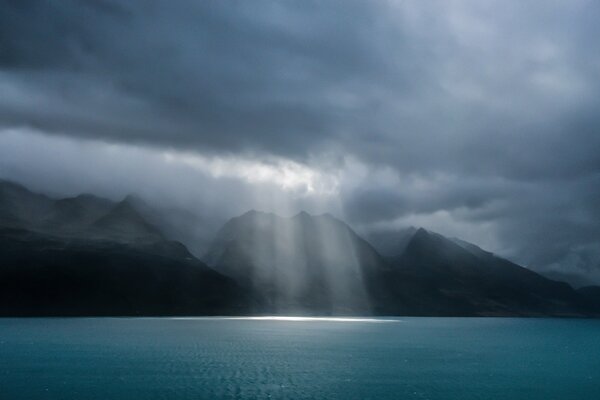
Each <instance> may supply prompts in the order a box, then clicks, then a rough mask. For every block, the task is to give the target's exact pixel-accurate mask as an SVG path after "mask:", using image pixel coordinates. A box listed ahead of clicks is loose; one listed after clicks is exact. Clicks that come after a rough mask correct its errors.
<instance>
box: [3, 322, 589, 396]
mask: <svg viewBox="0 0 600 400" xmlns="http://www.w3.org/2000/svg"><path fill="white" fill-rule="evenodd" d="M387 321H388V322H380V321H378V320H362V321H353V320H349V321H315V320H309V321H304V320H302V321H281V320H246V319H239V320H238V319H211V318H198V319H167V318H165V319H161V318H157V319H143V318H138V319H136V318H133V319H128V318H98V319H94V318H91V319H88V318H74V319H0V399H2V400H4V399H10V400H13V399H28V400H34V399H129V400H132V399H217V398H231V399H378V400H380V399H444V400H449V399H462V400H467V399H511V400H514V399H528V400H534V399H544V400H547V399H599V398H600V321H598V320H566V319H495V318H481V319H479V318H472V319H462V318H400V319H391V320H387Z"/></svg>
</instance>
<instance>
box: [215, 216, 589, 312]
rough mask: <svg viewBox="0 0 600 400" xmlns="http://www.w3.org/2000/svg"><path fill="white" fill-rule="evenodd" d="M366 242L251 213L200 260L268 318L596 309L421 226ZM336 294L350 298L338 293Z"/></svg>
mask: <svg viewBox="0 0 600 400" xmlns="http://www.w3.org/2000/svg"><path fill="white" fill-rule="evenodd" d="M369 238H370V239H371V240H373V243H374V245H373V246H371V245H370V244H369V243H368V242H367V241H365V240H363V239H362V238H360V237H359V236H358V235H357V234H356V233H355V232H354V231H353V230H352V229H351V228H350V227H348V226H347V225H346V224H344V223H343V222H341V221H339V220H337V219H335V218H333V217H331V216H330V215H323V216H310V215H308V214H306V213H300V214H298V215H296V216H294V217H292V218H283V217H279V216H277V215H275V214H269V213H260V212H256V211H252V212H248V213H246V214H244V215H242V216H240V217H237V218H233V219H232V220H231V221H229V222H228V223H227V224H226V225H225V226H224V227H223V229H222V230H221V231H220V232H219V234H218V236H217V239H216V240H215V243H214V244H213V246H212V247H211V250H210V251H209V253H208V254H207V256H206V260H207V262H208V263H209V265H212V266H213V267H214V268H215V269H216V270H217V271H219V272H222V273H223V274H225V275H227V276H230V277H232V278H234V279H236V281H237V282H238V283H240V284H241V285H244V286H247V287H251V288H252V290H253V291H254V292H259V293H261V294H262V295H263V300H265V301H266V303H267V304H268V306H269V307H270V308H269V311H271V312H284V311H288V310H296V309H298V310H303V311H308V312H313V313H340V312H347V313H365V312H369V313H373V314H379V315H473V316H475V315H503V316H507V315H514V316H518V315H528V316H533V315H540V316H541V315H556V316H558V315H564V316H567V315H573V316H576V315H588V314H590V313H592V312H593V309H592V308H591V305H590V302H589V301H588V300H586V299H585V298H583V296H581V294H580V293H577V292H576V291H575V290H573V288H571V287H570V286H569V285H568V284H565V283H562V282H556V281H552V280H550V279H547V278H545V277H543V276H541V275H539V274H537V273H535V272H533V271H530V270H528V269H526V268H523V267H521V266H518V265H516V264H514V263H512V262H510V261H507V260H504V259H502V258H499V257H496V256H495V255H493V254H492V253H490V252H487V251H485V250H483V249H481V248H479V247H478V246H476V245H473V244H471V243H468V242H465V241H462V240H460V239H448V238H446V237H444V236H442V235H439V234H437V233H434V232H428V231H426V230H425V229H422V228H420V229H416V228H408V229H405V230H401V231H399V232H386V233H384V234H378V235H377V234H372V235H370V236H369ZM375 243H376V244H375ZM375 248H378V249H380V251H382V252H385V255H386V257H383V256H381V255H380V254H379V253H378V252H377V251H376V250H375ZM394 249H396V250H394ZM339 287H344V288H346V289H347V292H345V293H341V292H336V290H339ZM357 298H358V299H360V300H361V301H360V302H357V301H356V299H357ZM350 299H353V300H354V301H350Z"/></svg>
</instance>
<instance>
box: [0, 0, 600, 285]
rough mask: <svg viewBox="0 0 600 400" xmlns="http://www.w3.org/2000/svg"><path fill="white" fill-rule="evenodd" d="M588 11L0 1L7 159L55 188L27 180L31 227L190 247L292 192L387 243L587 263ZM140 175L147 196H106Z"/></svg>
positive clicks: (595, 232) (591, 231)
mask: <svg viewBox="0 0 600 400" xmlns="http://www.w3.org/2000/svg"><path fill="white" fill-rule="evenodd" d="M599 19H600V4H599V3H598V2H593V1H587V0H575V1H569V2H551V3H550V2H547V1H542V0H539V1H528V2H514V3H510V4H507V3H506V2H502V1H497V0H490V1H483V2H482V1H475V0H473V1H470V0H465V1H442V0H440V1H428V2H422V1H416V0H415V1H401V2H400V1H398V2H394V1H373V2H372V1H353V0H350V1H327V2H323V1H302V2H275V1H262V0H259V1H252V2H197V1H191V0H190V1H178V2H169V3H167V2H154V1H151V2H146V1H138V0H134V1H128V2H118V1H112V0H94V1H92V0H89V1H70V0H67V1H60V2H47V1H38V0H31V1H17V0H14V1H12V0H8V1H4V2H3V4H2V6H1V7H0V93H1V95H0V179H8V180H11V181H14V182H18V183H22V184H24V185H25V186H27V187H28V188H29V189H32V190H33V191H34V192H41V193H44V194H45V195H49V196H51V197H52V198H54V199H55V200H56V199H63V200H61V201H63V203H58V202H54V201H52V202H50V203H48V202H46V200H45V199H44V197H43V196H42V197H38V198H37V199H34V198H31V199H30V201H32V202H36V207H34V208H35V209H36V210H38V211H36V212H40V213H43V214H44V215H45V216H48V218H47V219H44V221H45V222H44V223H45V224H47V226H45V227H38V228H40V229H50V228H51V227H52V224H53V219H52V216H54V218H55V220H54V221H56V219H57V220H60V221H61V230H64V231H65V232H66V231H67V230H69V229H72V230H74V231H76V230H77V229H80V227H79V226H76V225H69V224H68V223H67V222H66V221H79V222H77V223H80V222H81V221H85V226H88V222H89V221H95V222H98V224H97V225H96V226H94V227H93V231H94V232H95V233H94V234H95V235H97V236H101V235H102V234H103V233H102V232H107V231H110V232H111V237H112V235H113V233H114V232H115V231H120V232H121V234H122V235H124V236H127V235H130V234H133V233H136V232H137V233H141V232H144V233H147V234H149V235H150V236H153V235H167V236H169V237H170V238H171V239H174V240H177V241H181V242H184V243H185V244H186V246H187V247H188V248H189V250H190V251H191V252H192V253H193V254H194V255H196V256H198V257H200V256H202V255H203V254H205V253H206V251H208V250H209V247H210V242H211V240H212V238H213V236H214V235H215V234H216V233H217V232H218V231H219V229H220V228H221V227H222V226H223V224H225V223H227V221H229V219H230V218H232V217H234V216H239V215H242V214H244V213H245V212H246V211H247V210H250V209H255V210H259V211H262V212H265V213H276V214H278V215H281V216H282V217H283V218H287V217H292V218H295V217H294V216H295V215H296V214H298V213H299V212H300V211H303V210H304V211H306V212H308V213H310V214H311V215H323V214H326V213H329V214H330V215H331V216H333V217H335V218H337V219H340V220H342V221H345V222H346V223H347V226H348V227H349V229H352V231H353V232H355V233H357V234H358V235H359V236H361V237H364V238H366V239H369V238H377V237H378V238H380V239H381V241H376V240H374V239H373V246H374V247H375V248H376V250H377V251H378V252H380V253H381V255H382V256H385V257H388V256H389V257H393V256H394V254H392V253H390V252H389V251H386V250H385V248H389V246H391V245H392V244H393V243H395V241H396V240H397V241H398V243H401V242H402V240H401V239H402V238H394V237H392V238H389V237H388V238H387V239H385V238H384V237H386V236H387V235H388V233H393V234H394V235H397V234H398V231H399V230H400V229H405V228H408V227H410V226H414V227H415V228H419V227H424V228H425V229H426V231H428V232H429V231H431V232H439V234H442V235H443V236H444V237H446V238H454V237H456V238H460V239H461V240H465V241H467V242H468V243H472V244H475V245H478V246H480V247H481V248H483V249H485V250H486V251H489V252H491V253H493V254H494V256H499V257H502V258H504V259H508V260H510V261H511V262H515V263H517V264H520V265H524V266H526V267H529V268H531V269H532V270H535V271H540V272H544V273H545V274H548V276H554V277H561V279H567V280H568V281H569V282H571V283H573V284H576V285H577V286H583V285H589V284H598V283H600V224H599V222H598V221H600V201H598V199H600V151H599V150H600V114H599V113H598V112H597V110H598V109H600V100H599V99H600V48H599V47H600V42H599V41H598V40H597V39H596V38H597V37H599V36H600V25H599V24H598V23H597V21H598V20H599ZM82 193H88V194H89V195H91V196H94V197H89V198H85V199H82V198H80V197H77V196H79V195H81V194H82ZM132 193H133V194H135V195H137V196H139V198H141V199H143V201H144V202H145V203H146V206H145V207H144V206H141V205H140V204H139V203H136V201H137V200H136V199H135V198H130V199H129V201H126V202H125V203H123V204H121V205H120V206H118V207H117V208H113V207H115V206H116V205H117V204H119V202H121V201H123V200H124V199H125V198H126V196H127V195H128V194H132ZM82 204H85V207H82ZM131 204H134V205H135V206H134V207H133V208H132V209H134V210H136V211H135V213H133V212H132V211H131V210H132V209H130V208H129V206H130V205H131ZM38 206H39V207H38ZM3 207H4V205H3ZM44 207H48V208H47V209H46V208H44ZM107 207H110V208H109V209H107ZM111 210H112V217H111V216H110V215H108V213H109V212H111ZM158 210H159V211H158ZM167 211H168V212H167ZM15 213H16V214H14V215H13V214H11V215H12V217H15V215H17V216H19V215H20V214H18V212H17V211H15ZM138 214H139V215H138ZM98 215H102V216H106V219H105V220H103V221H102V222H99V221H98V218H96V217H97V216H98ZM152 216H154V220H153V218H152ZM19 218H26V219H27V218H29V219H30V220H36V221H38V220H39V219H38V216H36V215H28V216H26V215H20V216H19ZM269 218H270V217H269ZM299 218H300V217H299ZM124 221H128V222H124ZM167 221H169V222H167ZM174 221H175V222H174ZM278 221H279V220H278ZM146 223H148V224H150V225H151V226H146V225H145V224H146ZM158 225H160V226H161V228H160V230H159V231H154V230H153V228H152V227H156V226H158ZM167 225H169V226H167ZM276 225H277V226H279V222H278V223H276ZM283 226H284V228H282V229H284V231H286V232H287V231H288V225H286V223H284V224H283ZM327 226H329V225H327V224H326V227H327ZM90 229H92V228H90ZM290 229H291V232H292V233H290V235H296V233H295V232H296V228H293V229H292V228H290ZM307 229H308V228H307ZM311 229H312V228H311ZM323 229H328V228H323ZM413 233H414V232H413ZM265 234H266V233H265ZM40 240H41V239H40ZM44 240H45V239H44ZM294 240H296V239H294ZM298 240H299V239H298ZM344 240H346V239H344ZM352 240H353V239H352ZM386 240H387V242H386ZM375 242H377V243H375ZM450 242H451V243H452V244H453V245H456V247H453V246H450V244H448V248H450V249H454V250H457V248H458V249H463V250H465V251H467V252H470V251H475V250H473V248H470V249H468V248H467V249H465V247H462V246H461V243H460V242H457V241H450ZM402 243H403V242H402ZM444 243H446V242H444ZM404 244H405V245H407V243H404ZM338 245H339V246H338ZM336 246H338V247H340V246H341V248H344V246H346V245H345V244H344V242H343V241H342V242H339V243H335V246H333V248H335V247H336ZM386 246H387V247H386ZM382 249H383V250H382ZM255 250H256V249H255ZM457 251H458V250H457ZM384 253H387V254H384ZM461 254H462V253H461ZM469 254H472V253H469ZM396 255H397V254H396ZM473 256H474V257H479V256H483V255H481V254H480V255H473ZM256 257H259V255H257V254H251V257H250V258H251V259H256ZM344 257H348V254H345V255H344ZM461 257H462V256H461ZM466 258H468V257H466ZM302 263H304V261H302ZM302 265H304V264H302ZM265 268H266V267H265ZM443 289H444V290H446V289H448V290H450V288H443ZM451 289H455V288H451Z"/></svg>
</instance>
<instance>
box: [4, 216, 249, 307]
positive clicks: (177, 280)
mask: <svg viewBox="0 0 600 400" xmlns="http://www.w3.org/2000/svg"><path fill="white" fill-rule="evenodd" d="M0 265H1V267H0V315H1V316H11V315H12V316H43V315H225V314H227V315H231V314H243V313H247V312H248V310H249V308H250V306H251V305H252V299H251V297H250V296H249V295H248V293H247V291H245V290H244V289H242V288H240V287H239V285H237V284H236V283H235V282H234V281H233V280H231V279H229V278H226V277H224V276H222V275H220V274H219V273H217V272H215V271H213V270H212V269H210V268H208V267H207V266H206V265H204V264H203V263H202V262H200V261H198V260H197V259H195V258H194V257H193V256H192V255H191V254H190V253H189V252H188V251H187V250H186V249H185V247H184V246H183V245H181V244H180V243H177V242H166V241H163V242H157V243H144V244H131V243H121V242H110V241H105V240H103V241H94V240H81V239H78V240H76V239H71V240H64V239H62V238H57V237H52V236H47V235H44V234H40V233H34V232H30V231H25V230H18V229H12V228H1V229H0Z"/></svg>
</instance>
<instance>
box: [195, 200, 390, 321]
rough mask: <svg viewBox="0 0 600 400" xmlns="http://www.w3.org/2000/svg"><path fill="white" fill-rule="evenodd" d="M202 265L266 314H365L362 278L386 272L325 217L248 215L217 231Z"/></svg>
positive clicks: (358, 241)
mask: <svg viewBox="0 0 600 400" xmlns="http://www.w3.org/2000/svg"><path fill="white" fill-rule="evenodd" d="M205 260H206V261H207V263H208V264H209V265H212V266H213V267H214V268H215V269H216V270H217V271H219V272H221V273H223V274H225V275H227V276H230V277H232V278H234V279H236V281H238V282H239V283H240V284H242V285H244V286H247V287H251V288H252V289H253V290H254V291H255V292H257V293H259V294H260V295H262V299H263V301H264V302H265V305H266V307H267V309H268V311H269V312H307V311H308V312H313V313H314V312H318V313H325V314H330V313H367V312H370V306H369V294H368V293H367V289H366V287H365V282H364V279H366V277H367V276H368V275H371V274H375V273H376V272H377V271H379V270H381V269H384V268H385V267H386V264H385V262H384V261H383V259H382V257H381V256H380V255H379V254H378V253H377V252H376V251H375V249H373V247H372V246H371V245H370V244H369V243H367V242H366V241H365V240H364V239H362V238H360V237H359V236H358V235H357V234H356V233H355V232H354V231H353V230H352V229H350V227H348V225H346V224H345V223H343V222H341V221H339V220H337V219H335V218H333V217H332V216H330V215H328V214H325V215H319V216H311V215H309V214H307V213H305V212H301V213H299V214H297V215H296V216H294V217H291V218H284V217H280V216H278V215H275V214H271V213H262V212H257V211H250V212H247V213H246V214H244V215H242V216H240V217H237V218H233V219H231V220H230V221H229V222H227V223H226V224H225V226H223V228H222V229H221V230H220V231H219V233H218V235H217V237H216V239H215V241H214V243H213V245H212V246H211V248H210V250H209V252H208V253H207V255H206V257H205Z"/></svg>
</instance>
